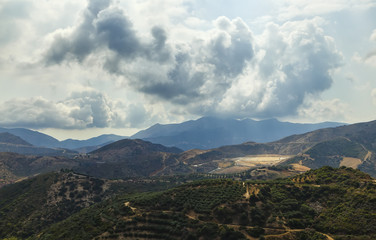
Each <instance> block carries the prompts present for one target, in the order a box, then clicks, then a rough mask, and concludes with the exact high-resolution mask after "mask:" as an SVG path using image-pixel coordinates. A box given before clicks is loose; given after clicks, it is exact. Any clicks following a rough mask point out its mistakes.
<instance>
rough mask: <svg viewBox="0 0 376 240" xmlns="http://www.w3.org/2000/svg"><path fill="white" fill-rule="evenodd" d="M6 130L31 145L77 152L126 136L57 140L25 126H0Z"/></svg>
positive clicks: (93, 148)
mask: <svg viewBox="0 0 376 240" xmlns="http://www.w3.org/2000/svg"><path fill="white" fill-rule="evenodd" d="M6 132H7V133H10V134H12V135H14V136H17V137H20V138H21V139H22V140H24V141H25V142H28V143H29V144H31V145H33V146H37V147H44V148H64V149H70V150H76V151H78V152H90V151H93V150H95V149H97V148H99V147H100V146H104V145H106V144H109V143H112V142H115V141H118V140H121V139H124V138H127V137H124V136H119V135H115V134H103V135H100V136H98V137H93V138H90V139H87V140H75V139H66V140H64V141H59V140H57V139H56V138H53V137H51V136H49V135H47V134H44V133H41V132H38V131H33V130H30V129H26V128H0V133H6Z"/></svg>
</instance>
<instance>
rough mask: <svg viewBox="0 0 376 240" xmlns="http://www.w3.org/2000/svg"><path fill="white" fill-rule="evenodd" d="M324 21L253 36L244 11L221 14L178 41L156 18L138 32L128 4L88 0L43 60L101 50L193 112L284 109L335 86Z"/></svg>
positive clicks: (156, 92) (141, 85)
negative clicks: (77, 21)
mask: <svg viewBox="0 0 376 240" xmlns="http://www.w3.org/2000/svg"><path fill="white" fill-rule="evenodd" d="M319 22H320V21H319V20H318V19H311V20H304V21H297V22H287V23H286V24H284V25H281V26H280V25H276V24H270V25H268V27H267V29H266V30H265V32H264V33H263V34H262V35H259V36H253V34H252V32H251V30H250V29H249V27H248V25H247V24H246V23H244V22H243V21H242V20H241V19H239V18H237V19H234V20H230V19H228V18H226V17H220V18H218V19H217V20H216V21H214V28H213V29H211V30H210V31H208V32H207V33H206V35H201V36H200V37H197V38H194V40H190V41H188V42H186V43H181V42H179V43H178V42H174V41H172V40H171V39H169V36H168V34H167V32H166V31H165V30H164V28H163V27H161V26H159V25H158V24H156V25H155V26H150V32H149V36H145V35H142V37H140V36H139V34H138V32H137V31H136V29H135V28H134V26H133V24H132V22H131V21H130V20H129V18H128V17H127V15H126V13H125V11H124V10H123V9H121V8H118V7H114V6H111V5H110V4H109V2H105V3H103V2H102V1H90V2H89V5H88V7H87V9H86V10H85V11H84V14H83V19H82V20H81V22H80V24H79V25H77V26H76V27H74V28H73V29H72V30H71V31H65V32H64V31H63V32H62V33H57V34H56V35H55V39H54V41H53V43H52V45H51V46H50V48H49V49H48V50H47V53H46V58H45V61H46V62H47V64H61V63H63V62H64V61H70V60H72V59H74V60H76V61H78V62H79V63H81V64H85V59H86V58H87V57H88V56H91V57H93V58H95V57H97V58H98V62H100V63H102V64H103V69H104V70H105V71H107V72H109V73H111V74H115V75H117V76H118V77H119V78H120V79H121V81H123V83H124V85H125V86H130V87H132V88H133V89H135V90H136V91H139V92H142V93H144V94H146V95H147V96H149V97H151V98H152V99H162V100H163V101H168V102H170V103H172V105H175V106H176V107H177V108H181V107H184V108H186V109H187V111H188V112H190V113H193V114H199V115H207V114H231V115H233V116H248V117H249V116H253V117H276V116H286V115H292V114H296V113H297V111H298V108H299V107H300V106H301V105H302V104H303V102H304V99H305V98H306V97H307V96H310V95H314V94H320V93H321V92H322V91H324V90H326V89H328V88H330V87H331V85H332V81H333V80H332V78H331V71H332V70H333V69H335V68H336V67H338V66H340V65H341V54H340V53H339V52H337V50H336V47H335V45H334V41H333V39H332V38H330V37H328V36H326V35H325V34H324V33H323V30H322V29H321V28H320V27H319V25H320V23H319ZM256 38H257V41H256ZM95 125H97V126H105V125H106V124H104V123H103V121H102V120H100V119H98V122H97V123H95Z"/></svg>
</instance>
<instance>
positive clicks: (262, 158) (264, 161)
mask: <svg viewBox="0 0 376 240" xmlns="http://www.w3.org/2000/svg"><path fill="white" fill-rule="evenodd" d="M290 157H291V156H286V155H274V154H273V155H272V154H265V155H250V156H245V157H238V158H233V159H232V160H233V161H234V162H235V165H237V166H248V167H255V166H259V165H264V166H266V165H274V164H277V163H279V162H281V161H283V160H286V159H288V158H290Z"/></svg>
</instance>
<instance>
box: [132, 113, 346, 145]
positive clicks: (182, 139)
mask: <svg viewBox="0 0 376 240" xmlns="http://www.w3.org/2000/svg"><path fill="white" fill-rule="evenodd" d="M341 125H344V124H343V123H338V122H323V123H317V124H300V123H290V122H280V121H278V120H276V119H268V120H262V121H255V120H252V119H243V120H237V119H229V118H216V117H203V118H200V119H197V120H192V121H187V122H183V123H179V124H166V125H162V124H156V125H154V126H152V127H150V128H148V129H145V130H142V131H140V132H138V133H136V134H134V135H133V136H131V138H132V139H143V140H146V141H150V142H153V143H159V144H163V145H165V146H175V147H178V148H180V149H183V150H189V149H204V150H205V149H211V148H217V147H220V146H225V145H234V144H240V143H244V142H249V141H253V142H258V143H265V142H272V141H276V140H279V139H281V138H283V137H287V136H290V135H293V134H301V133H306V132H310V131H314V130H317V129H321V128H328V127H337V126H341Z"/></svg>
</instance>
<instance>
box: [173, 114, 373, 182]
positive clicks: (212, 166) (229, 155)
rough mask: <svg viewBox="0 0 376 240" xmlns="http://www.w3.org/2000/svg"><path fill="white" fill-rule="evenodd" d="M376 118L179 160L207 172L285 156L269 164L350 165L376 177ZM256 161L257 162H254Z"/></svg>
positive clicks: (232, 146)
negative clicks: (366, 121)
mask: <svg viewBox="0 0 376 240" xmlns="http://www.w3.org/2000/svg"><path fill="white" fill-rule="evenodd" d="M375 136H376V121H372V122H368V123H359V124H352V125H347V126H341V127H335V128H325V129H319V130H316V131H313V132H309V133H305V134H300V135H292V136H289V137H286V138H283V139H281V140H278V141H275V142H270V143H255V142H247V143H243V144H239V145H229V146H223V147H219V148H215V149H210V150H206V151H196V152H195V153H194V154H193V151H187V153H188V152H189V153H191V154H187V153H185V154H183V155H182V156H181V157H180V158H179V159H180V160H181V161H183V162H184V163H187V164H194V165H196V166H199V168H203V167H205V166H207V168H206V170H205V171H217V170H218V169H220V168H223V165H224V164H223V163H226V164H225V165H226V168H230V170H231V169H233V171H236V170H237V169H238V171H244V170H247V169H250V168H252V167H254V166H260V165H261V163H263V162H265V161H261V160H257V158H259V159H265V158H271V157H273V156H274V158H275V159H278V158H279V159H286V160H284V161H274V162H273V161H269V163H268V164H269V165H270V164H271V165H276V164H282V165H292V166H294V167H297V168H299V169H300V168H307V167H308V169H309V168H313V169H316V168H320V167H322V166H332V167H340V166H348V167H354V168H359V169H360V170H362V171H364V172H367V173H369V174H371V175H372V176H376V153H375V146H376V137H375ZM254 163H255V164H254Z"/></svg>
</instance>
